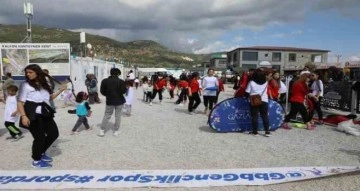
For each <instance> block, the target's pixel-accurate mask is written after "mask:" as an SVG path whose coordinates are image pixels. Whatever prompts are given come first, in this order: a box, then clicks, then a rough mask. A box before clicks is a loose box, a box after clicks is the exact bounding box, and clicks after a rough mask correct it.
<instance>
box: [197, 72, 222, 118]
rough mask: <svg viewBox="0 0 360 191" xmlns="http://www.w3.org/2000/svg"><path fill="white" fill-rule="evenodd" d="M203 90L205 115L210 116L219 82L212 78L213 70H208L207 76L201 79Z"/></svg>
mask: <svg viewBox="0 0 360 191" xmlns="http://www.w3.org/2000/svg"><path fill="white" fill-rule="evenodd" d="M201 86H202V88H203V91H204V92H203V98H204V106H205V111H204V113H205V114H206V115H209V114H210V111H211V110H212V109H213V106H214V104H215V101H216V93H217V90H218V88H219V81H218V79H217V78H216V77H214V69H211V68H210V69H209V70H208V73H207V76H206V77H204V78H203V80H202V84H201Z"/></svg>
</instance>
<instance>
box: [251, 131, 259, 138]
mask: <svg viewBox="0 0 360 191" xmlns="http://www.w3.org/2000/svg"><path fill="white" fill-rule="evenodd" d="M249 135H253V136H254V137H257V136H259V134H258V133H253V132H249Z"/></svg>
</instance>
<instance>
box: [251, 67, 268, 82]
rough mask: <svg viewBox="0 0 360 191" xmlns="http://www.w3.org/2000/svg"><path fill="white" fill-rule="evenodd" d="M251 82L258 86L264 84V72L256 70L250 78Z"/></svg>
mask: <svg viewBox="0 0 360 191" xmlns="http://www.w3.org/2000/svg"><path fill="white" fill-rule="evenodd" d="M251 80H253V81H254V82H255V83H257V84H259V85H262V84H264V83H265V82H266V71H265V70H264V69H262V68H258V69H256V70H255V72H254V73H253V75H252V77H251Z"/></svg>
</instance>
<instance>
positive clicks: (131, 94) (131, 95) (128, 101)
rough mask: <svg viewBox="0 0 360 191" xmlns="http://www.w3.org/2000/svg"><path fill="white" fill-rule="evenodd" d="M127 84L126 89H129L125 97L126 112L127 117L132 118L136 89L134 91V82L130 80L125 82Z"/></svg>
mask: <svg viewBox="0 0 360 191" xmlns="http://www.w3.org/2000/svg"><path fill="white" fill-rule="evenodd" d="M125 83H126V88H127V92H126V97H125V100H126V102H125V110H126V115H127V116H130V115H131V105H132V102H133V99H134V89H133V82H132V80H128V81H126V82H125Z"/></svg>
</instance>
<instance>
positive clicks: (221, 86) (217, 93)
mask: <svg viewBox="0 0 360 191" xmlns="http://www.w3.org/2000/svg"><path fill="white" fill-rule="evenodd" d="M215 77H217V79H218V82H219V89H218V90H217V92H216V98H215V104H217V102H218V99H219V94H220V92H223V91H225V88H224V82H223V81H222V79H221V76H215Z"/></svg>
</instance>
